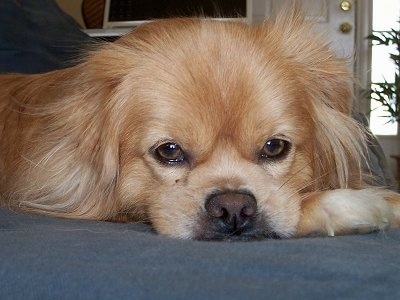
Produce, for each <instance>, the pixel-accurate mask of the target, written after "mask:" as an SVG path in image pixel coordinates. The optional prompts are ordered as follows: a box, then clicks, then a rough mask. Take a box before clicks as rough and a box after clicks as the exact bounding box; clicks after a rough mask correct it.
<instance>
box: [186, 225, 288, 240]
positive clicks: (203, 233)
mask: <svg viewBox="0 0 400 300" xmlns="http://www.w3.org/2000/svg"><path fill="white" fill-rule="evenodd" d="M281 238H282V237H281V236H279V234H277V233H276V232H274V231H268V230H262V229H250V230H241V229H238V230H235V231H228V232H221V231H218V230H212V229H210V228H208V229H200V230H198V231H196V232H195V236H194V238H193V239H194V240H199V241H225V242H226V241H228V242H234V241H243V242H247V241H260V240H265V239H281Z"/></svg>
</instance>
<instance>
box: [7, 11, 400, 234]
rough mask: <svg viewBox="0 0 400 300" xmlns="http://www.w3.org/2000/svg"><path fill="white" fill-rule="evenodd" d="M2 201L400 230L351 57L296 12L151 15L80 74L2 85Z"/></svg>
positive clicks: (287, 228)
mask: <svg viewBox="0 0 400 300" xmlns="http://www.w3.org/2000/svg"><path fill="white" fill-rule="evenodd" d="M0 85H1V91H2V92H1V95H0V98H1V100H0V195H1V199H2V200H1V201H2V203H3V205H4V206H8V207H11V208H12V209H21V210H24V211H29V212H36V213H42V214H48V215H52V216H59V217H65V218H80V219H92V220H107V221H116V222H145V223H149V224H151V226H152V227H153V228H154V230H155V231H156V232H158V233H160V234H164V235H167V236H170V237H175V238H182V239H195V240H227V241H232V240H255V239H256V240H258V239H265V238H290V237H303V236H310V235H321V236H333V235H341V234H354V233H365V232H370V231H374V230H382V229H386V228H398V227H399V226H400V194H397V193H395V192H392V191H389V190H387V189H384V188H379V187H373V186H370V185H368V184H367V183H366V182H367V181H366V175H364V172H363V165H365V161H366V160H367V157H365V155H364V154H363V153H366V151H365V145H366V142H365V141H366V133H365V130H363V129H362V127H361V126H360V125H359V124H358V123H357V122H356V121H355V120H354V119H353V118H352V117H351V108H352V99H353V94H352V85H353V79H352V77H351V75H350V73H349V71H348V70H347V67H346V61H345V60H344V59H341V58H338V57H336V56H335V55H334V53H333V52H331V50H329V45H328V44H327V43H326V42H324V41H323V40H322V39H321V37H320V36H319V35H318V34H316V33H315V31H313V24H312V22H309V21H306V20H305V19H304V18H303V17H302V16H301V14H300V13H298V12H297V11H295V10H293V11H291V12H288V13H285V14H280V15H279V16H278V17H276V18H274V19H270V20H267V21H265V23H263V24H260V25H248V24H245V23H242V22H221V21H216V20H210V19H202V18H178V19H168V20H158V21H153V22H150V23H148V24H145V25H143V26H140V27H138V28H137V29H135V30H133V32H132V33H130V34H127V35H126V36H124V37H122V38H120V39H119V40H117V41H115V42H114V43H106V44H104V45H103V46H101V47H99V49H97V50H95V51H89V53H88V54H87V57H85V58H84V59H83V61H82V62H81V63H79V64H78V65H76V66H73V67H70V68H67V69H63V70H57V71H53V72H50V73H44V74H35V75H22V74H10V75H2V76H1V77H0Z"/></svg>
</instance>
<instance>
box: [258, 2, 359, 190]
mask: <svg viewBox="0 0 400 300" xmlns="http://www.w3.org/2000/svg"><path fill="white" fill-rule="evenodd" d="M266 25H267V27H268V28H270V29H269V33H268V37H269V38H270V39H271V40H276V43H277V45H279V46H280V49H281V51H282V53H281V55H283V56H284V59H285V60H286V61H288V62H289V64H290V67H291V68H290V72H293V73H294V75H295V77H296V80H297V81H298V82H299V83H300V86H302V87H303V89H304V92H305V93H306V95H308V99H303V100H304V101H308V106H309V110H310V114H311V116H312V118H313V121H314V128H315V133H314V135H315V136H314V137H313V149H312V151H313V152H314V157H313V158H312V164H313V169H314V171H315V174H314V178H315V183H316V188H318V189H321V188H325V189H326V188H339V187H341V188H344V187H349V186H353V187H354V186H357V185H359V184H361V181H362V179H361V178H362V176H361V173H362V161H363V159H364V157H363V153H364V149H365V133H364V131H363V129H362V128H361V127H360V126H359V125H358V124H357V122H356V121H355V120H353V118H352V117H351V110H352V104H353V79H352V76H351V72H350V70H349V69H348V65H347V62H346V59H344V58H338V57H337V56H336V55H335V54H334V52H333V51H332V50H330V48H329V43H327V42H325V41H324V38H323V36H322V33H318V32H316V30H315V29H314V27H313V25H314V24H313V23H312V22H310V21H307V20H305V17H304V16H303V15H302V14H301V12H300V11H299V10H298V8H297V7H292V8H290V9H288V10H286V11H284V12H283V13H281V14H279V15H278V16H277V18H276V19H274V20H271V21H269V24H266ZM278 37H279V38H278ZM303 100H301V101H303ZM354 178H358V180H356V182H354Z"/></svg>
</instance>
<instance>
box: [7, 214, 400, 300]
mask: <svg viewBox="0 0 400 300" xmlns="http://www.w3.org/2000/svg"><path fill="white" fill-rule="evenodd" d="M0 241H1V244H0V282H1V284H0V298H1V299H169V298H171V299H239V298H240V299H243V298H245V299H343V298H346V299H379V298H383V299H400V288H399V283H400V279H399V276H398V272H399V269H400V256H399V250H400V231H391V232H387V233H383V232H379V233H372V234H366V235H355V236H344V237H333V238H303V239H291V240H264V241H256V242H231V243H228V242H199V241H189V240H177V239H172V238H168V237H165V236H161V235H156V234H155V233H153V232H152V231H151V229H150V228H149V227H147V226H146V225H143V224H130V223H127V224H117V223H109V222H96V221H83V220H66V219H59V218H52V217H46V216H37V215H25V214H21V213H15V212H12V211H9V210H7V209H5V208H3V209H0Z"/></svg>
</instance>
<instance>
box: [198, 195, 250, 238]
mask: <svg viewBox="0 0 400 300" xmlns="http://www.w3.org/2000/svg"><path fill="white" fill-rule="evenodd" d="M205 209H206V211H207V213H208V215H209V217H211V219H212V220H213V222H214V223H215V225H217V226H218V227H219V228H218V229H219V231H223V232H225V233H227V234H236V235H240V234H241V233H242V231H243V230H246V229H251V228H252V226H253V224H252V223H253V219H254V218H253V217H254V216H255V214H256V212H257V201H256V199H255V198H254V196H253V195H252V194H249V193H242V192H224V193H219V194H214V195H211V196H210V197H209V198H208V199H207V200H206V203H205Z"/></svg>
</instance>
